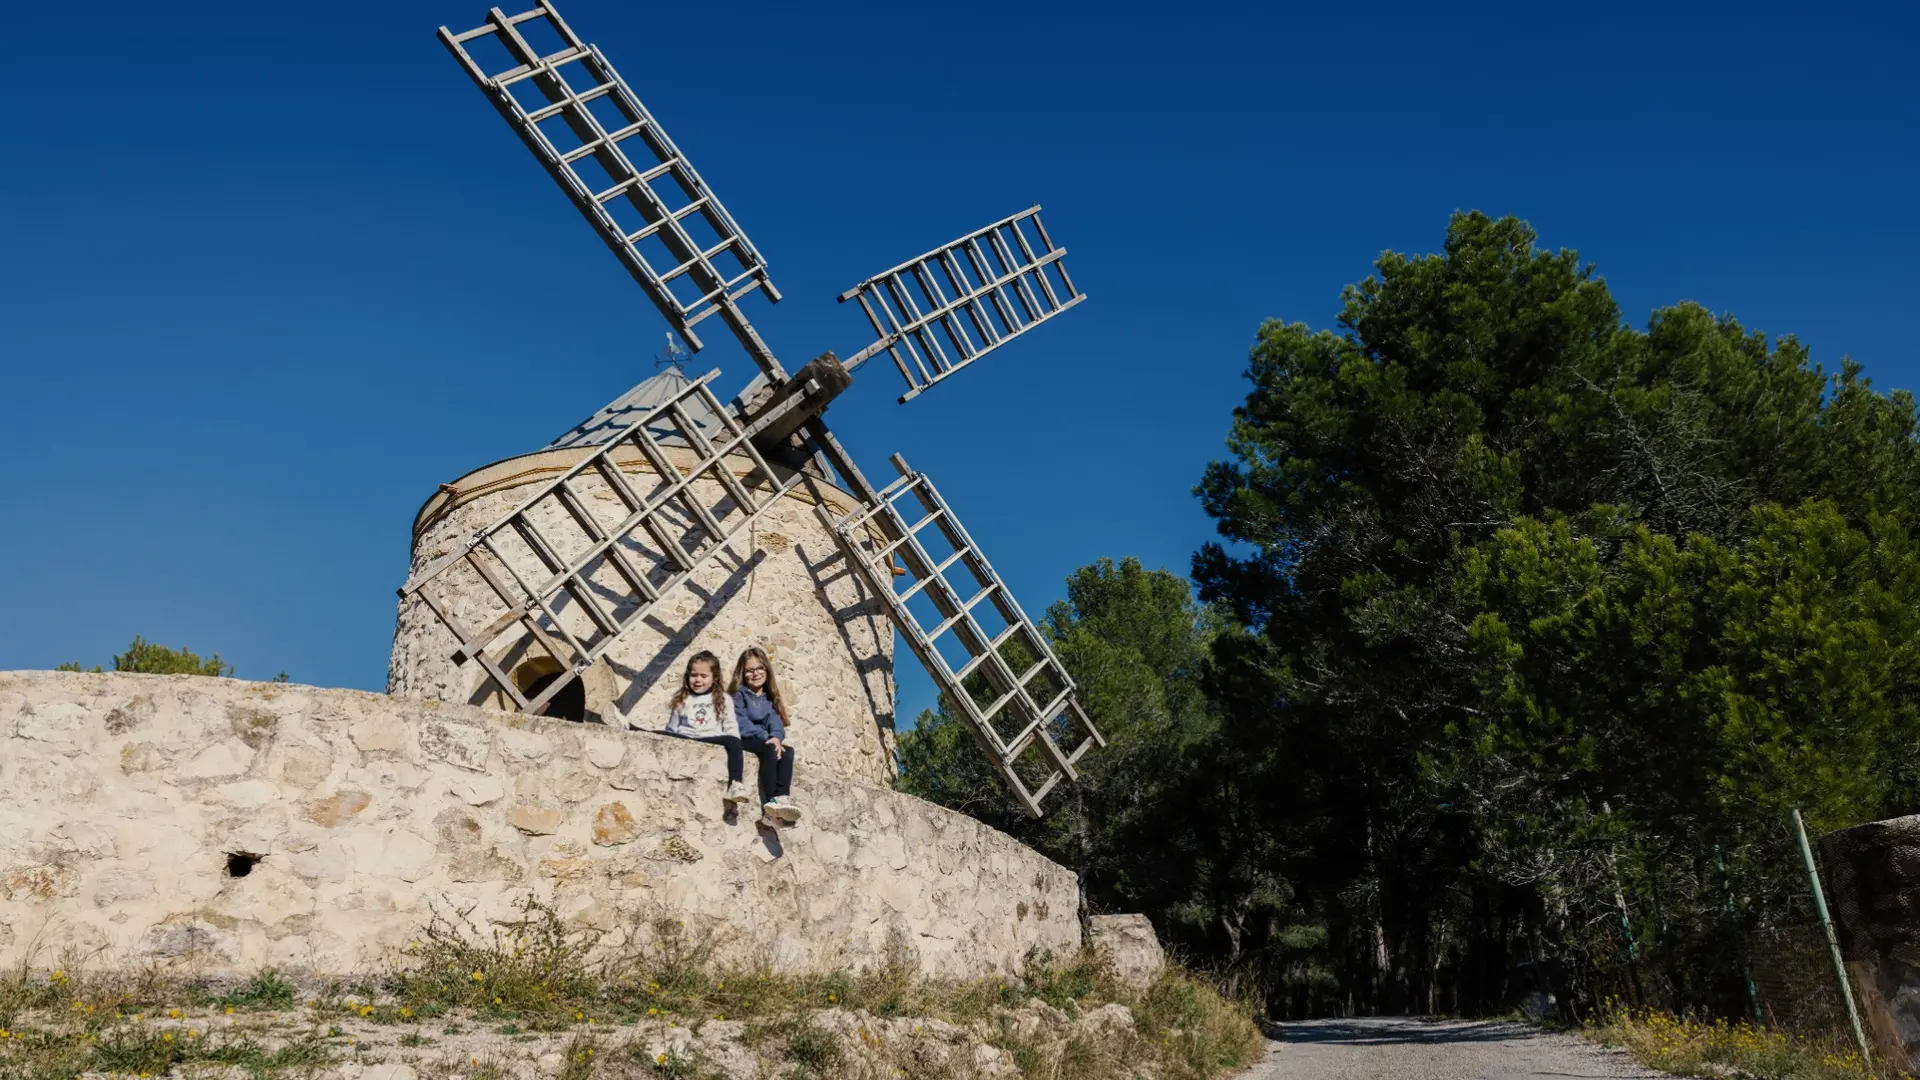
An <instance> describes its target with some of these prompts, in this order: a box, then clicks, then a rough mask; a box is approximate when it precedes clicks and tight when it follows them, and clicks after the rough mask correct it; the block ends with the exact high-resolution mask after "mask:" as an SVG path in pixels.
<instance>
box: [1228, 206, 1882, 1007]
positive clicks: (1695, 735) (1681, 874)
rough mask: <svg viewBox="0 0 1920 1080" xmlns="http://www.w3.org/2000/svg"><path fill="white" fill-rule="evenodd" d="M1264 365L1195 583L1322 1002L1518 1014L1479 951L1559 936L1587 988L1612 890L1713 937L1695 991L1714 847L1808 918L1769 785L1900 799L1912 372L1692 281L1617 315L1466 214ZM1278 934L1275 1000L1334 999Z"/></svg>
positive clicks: (1521, 245)
mask: <svg viewBox="0 0 1920 1080" xmlns="http://www.w3.org/2000/svg"><path fill="white" fill-rule="evenodd" d="M1247 374H1248V377H1249V379H1250V380H1251V382H1252V388H1251V390H1250V392H1249V393H1248V396H1247V399H1246V402H1245V404H1244V405H1242V406H1241V407H1240V408H1238V409H1236V410H1235V413H1234V419H1233V425H1232V429H1231V432H1230V434H1229V437H1228V448H1229V450H1230V451H1231V453H1232V458H1231V460H1228V461H1222V462H1216V463H1214V464H1212V465H1210V466H1209V467H1208V469H1207V470H1206V474H1205V476H1204V477H1203V479H1202V481H1201V483H1200V485H1199V487H1198V488H1197V489H1196V493H1197V494H1198V495H1199V496H1200V498H1201V500H1202V502H1203V504H1204V505H1205V507H1206V509H1207V511H1208V513H1209V514H1211V515H1212V516H1213V517H1214V518H1215V520H1216V521H1217V523H1218V526H1219V530H1220V533H1221V535H1222V537H1223V538H1224V539H1225V540H1226V541H1227V544H1210V545H1208V546H1207V547H1205V548H1204V549H1203V550H1202V551H1201V552H1200V553H1199V554H1198V555H1197V556H1196V557H1195V560H1194V575H1195V579H1196V580H1197V582H1198V583H1199V584H1200V587H1201V595H1202V597H1203V598H1204V599H1206V600H1207V601H1209V602H1210V603H1213V604H1216V605H1219V606H1221V607H1223V608H1224V609H1226V610H1228V611H1230V612H1231V613H1232V614H1233V617H1234V619H1235V620H1236V621H1237V622H1238V623H1239V624H1240V625H1242V626H1245V627H1246V628H1247V631H1246V632H1245V633H1244V634H1239V633H1232V634H1223V635H1220V636H1219V637H1217V638H1216V639H1215V641H1214V643H1213V648H1212V653H1213V662H1214V664H1215V665H1216V666H1217V670H1218V675H1217V676H1216V677H1214V678H1213V679H1211V680H1210V681H1209V683H1208V691H1209V696H1210V698H1211V700H1212V701H1213V703H1214V706H1215V708H1216V709H1217V712H1218V715H1219V717H1220V723H1221V724H1222V726H1223V728H1224V729H1225V730H1226V731H1227V732H1229V740H1230V741H1232V742H1233V743H1235V744H1236V745H1239V746H1244V747H1248V748H1254V749H1251V751H1250V752H1249V753H1248V754H1247V755H1246V756H1244V757H1242V758H1238V759H1231V760H1225V761H1223V762H1222V767H1223V768H1224V769H1225V770H1226V771H1227V772H1228V773H1230V774H1233V775H1234V776H1235V779H1234V780H1231V781H1226V782H1233V783H1236V784H1238V786H1239V790H1240V791H1242V792H1245V793H1247V795H1248V797H1247V799H1246V800H1245V802H1244V803H1243V804H1242V807H1241V809H1242V810H1243V816H1242V817H1241V818H1240V819H1239V820H1240V821H1241V823H1242V824H1243V826H1244V828H1245V830H1246V832H1245V834H1243V836H1242V838H1241V839H1242V840H1243V841H1244V842H1246V843H1248V844H1250V845H1260V844H1262V839H1261V838H1262V837H1265V838H1266V839H1265V841H1264V844H1265V850H1267V851H1269V852H1272V853H1274V854H1275V856H1276V858H1275V859H1274V860H1273V862H1272V863H1271V865H1272V866H1273V867H1274V869H1275V871H1276V872H1277V873H1278V874H1279V875H1280V876H1281V877H1282V878H1283V879H1284V881H1285V882H1286V883H1287V884H1288V885H1289V887H1291V889H1292V891H1293V894H1294V896H1295V898H1296V901H1295V902H1296V903H1297V904H1298V905H1299V907H1300V908H1301V916H1302V918H1301V922H1300V924H1299V925H1317V926H1324V927H1325V928H1326V933H1327V936H1326V939H1325V941H1324V943H1323V944H1319V945H1312V946H1309V951H1310V952H1311V953H1312V954H1313V955H1314V956H1315V957H1317V958H1318V959H1317V960H1315V961H1313V962H1311V963H1310V964H1309V966H1317V967H1318V969H1319V971H1320V972H1322V973H1324V972H1327V971H1332V972H1334V973H1337V979H1336V985H1337V987H1338V989H1337V990H1336V991H1335V992H1336V993H1341V994H1343V995H1344V994H1352V995H1354V996H1355V998H1356V999H1357V1001H1359V1002H1362V1003H1364V1004H1365V1005H1366V1007H1369V1008H1373V1009H1396V1008H1408V1007H1415V1008H1425V1007H1434V1006H1435V1005H1436V1004H1437V1005H1439V1006H1440V1007H1445V1006H1446V1003H1447V1002H1448V1000H1449V997H1442V996H1440V995H1442V994H1445V995H1450V1000H1451V1001H1452V1002H1454V1003H1456V1005H1455V1007H1459V1008H1466V1009H1473V1008H1487V1009H1497V1008H1499V1007H1501V1006H1502V1005H1504V1004H1506V1003H1508V1002H1509V1001H1510V1000H1511V997H1512V995H1514V994H1515V993H1517V990H1515V989H1514V988H1513V987H1514V986H1515V985H1516V984H1514V983H1512V981H1511V980H1509V979H1507V978H1506V975H1505V974H1502V975H1500V977H1499V981H1495V982H1493V983H1491V984H1489V983H1488V981H1487V979H1486V977H1485V976H1484V974H1480V975H1475V976H1473V977H1472V978H1471V979H1470V978H1469V975H1468V973H1469V972H1480V973H1485V972H1487V971H1493V972H1496V973H1506V972H1511V971H1513V970H1515V968H1516V966H1517V964H1518V962H1519V961H1520V960H1522V959H1526V960H1529V961H1532V962H1535V964H1536V965H1537V962H1538V961H1539V960H1541V959H1543V957H1542V955H1541V953H1540V952H1539V950H1540V949H1541V948H1542V947H1545V948H1546V949H1548V950H1549V953H1550V954H1551V956H1552V958H1554V959H1558V960H1561V961H1563V962H1570V963H1572V964H1573V965H1574V966H1575V968H1576V969H1577V970H1579V971H1581V972H1583V974H1582V975H1581V976H1580V980H1581V981H1580V984H1579V985H1576V986H1572V987H1562V988H1561V989H1562V990H1563V991H1571V992H1573V993H1574V995H1575V996H1576V997H1578V996H1579V995H1581V994H1592V993H1596V992H1597V991H1598V990H1599V989H1600V988H1601V986H1602V984H1605V983H1607V981H1608V980H1610V979H1614V978H1616V977H1620V978H1624V977H1626V975H1627V974H1628V973H1627V972H1624V971H1623V970H1622V968H1623V958H1622V954H1623V952H1624V950H1623V949H1622V948H1621V946H1622V941H1621V939H1620V935H1619V933H1618V927H1619V925H1620V918H1621V916H1622V908H1623V907H1624V909H1625V914H1626V916H1627V917H1628V920H1629V924H1630V926H1632V927H1636V928H1637V929H1635V933H1636V934H1637V936H1638V939H1639V940H1640V941H1642V942H1648V941H1649V940H1650V939H1657V940H1655V941H1654V943H1655V944H1661V945H1663V947H1665V948H1666V950H1667V955H1668V957H1669V958H1673V957H1682V956H1685V955H1691V956H1693V957H1694V961H1689V962H1694V963H1695V967H1693V968H1688V967H1687V966H1686V964H1685V963H1681V962H1679V961H1675V962H1674V963H1673V964H1672V965H1671V966H1670V969H1669V970H1665V971H1662V972H1660V973H1658V976H1659V980H1660V981H1661V982H1662V983H1663V989H1662V990H1661V992H1663V993H1670V994H1672V995H1674V996H1676V997H1684V996H1686V995H1688V994H1696V995H1697V994H1705V993H1709V991H1708V990H1705V989H1703V987H1704V986H1705V985H1706V984H1707V983H1709V982H1712V981H1713V980H1712V976H1711V975H1710V973H1709V972H1707V971H1706V970H1705V968H1703V967H1700V966H1699V965H1701V964H1706V963H1707V962H1708V961H1707V960H1706V959H1701V958H1702V957H1704V956H1705V953H1704V952H1702V951H1701V950H1704V949H1706V945H1705V944H1704V943H1705V942H1707V941H1708V940H1709V939H1714V938H1715V937H1716V935H1718V934H1720V933H1721V931H1722V925H1721V924H1720V923H1718V922H1717V920H1718V918H1719V917H1720V916H1719V914H1718V912H1719V906H1718V905H1717V904H1716V903H1715V901H1717V900H1718V899H1719V894H1720V887H1719V882H1718V879H1717V878H1715V877H1713V876H1712V874H1711V872H1710V871H1709V870H1708V869H1707V865H1708V863H1709V862H1710V855H1711V850H1712V846H1713V845H1714V844H1716V843H1717V844H1721V845H1723V846H1724V847H1725V849H1726V850H1727V852H1728V854H1729V857H1730V859H1731V860H1732V862H1733V872H1734V874H1735V875H1736V876H1737V877H1738V878H1739V880H1741V881H1742V883H1743V891H1744V893H1745V895H1746V896H1747V898H1748V900H1749V901H1750V903H1751V904H1752V905H1753V906H1754V909H1755V917H1756V918H1759V919H1762V920H1766V919H1780V918H1792V917H1797V916H1795V915H1794V913H1792V912H1790V911H1789V910H1788V904H1789V900H1790V897H1791V894H1792V893H1793V891H1794V890H1793V886H1792V881H1791V879H1792V877H1793V874H1794V873H1795V871H1794V869H1793V864H1792V862H1791V861H1790V860H1789V859H1787V858H1785V857H1784V855H1785V852H1784V850H1783V848H1784V841H1785V834H1784V831H1783V829H1782V821H1783V815H1784V813H1785V811H1786V809H1787V808H1789V807H1791V806H1801V807H1803V808H1805V809H1806V810H1808V812H1809V814H1810V816H1811V817H1812V818H1813V820H1814V821H1816V822H1817V823H1820V824H1824V825H1827V826H1837V825H1842V824H1847V823H1852V822H1856V821H1860V820H1866V819H1871V818H1875V817H1880V816H1885V815H1888V814H1892V813H1896V812H1904V811H1908V810H1911V809H1914V808H1915V807H1916V801H1915V796H1914V795H1913V794H1912V793H1913V792H1914V791H1915V790H1916V787H1915V783H1914V781H1915V779H1916V774H1920V763H1916V756H1917V754H1916V750H1915V747H1916V745H1917V744H1916V739H1915V736H1916V735H1920V716H1916V706H1915V704H1914V703H1915V701H1916V700H1920V698H1917V696H1916V694H1915V690H1916V686H1915V679H1916V676H1915V675H1914V674H1913V673H1914V672H1915V671H1916V667H1915V663H1914V661H1915V660H1916V659H1920V657H1917V656H1916V642H1920V633H1917V631H1920V623H1917V622H1916V618H1917V616H1916V611H1920V605H1916V600H1920V560H1917V559H1916V552H1915V546H1914V532H1913V530H1914V527H1915V523H1916V521H1917V520H1920V449H1917V444H1916V439H1915V436H1916V431H1920V424H1917V423H1916V413H1915V406H1914V399H1913V397H1912V396H1911V395H1910V394H1907V393H1905V392H1897V393H1893V394H1882V393H1880V392H1878V391H1876V390H1874V389H1873V388H1872V387H1871V385H1870V384H1869V383H1868V381H1867V380H1866V379H1865V378H1864V377H1863V375H1862V373H1861V368H1860V367H1859V366H1858V365H1857V364H1854V363H1853V362H1851V361H1845V362H1843V363H1842V364H1841V365H1840V368H1839V370H1838V371H1837V372H1832V373H1829V372H1828V371H1826V370H1825V369H1823V368H1821V367H1819V366H1818V365H1815V364H1813V363H1812V362H1811V360H1810V357H1809V355H1808V353H1807V350H1806V349H1805V348H1804V347H1803V346H1801V345H1800V344H1799V343H1798V342H1797V341H1795V340H1794V339H1792V338H1780V339H1778V340H1775V341H1771V342H1770V341H1769V340H1768V339H1766V338H1765V337H1764V336H1762V335H1760V334H1756V333H1752V332H1750V331H1748V330H1746V329H1744V328H1743V327H1742V326H1741V325H1740V324H1739V323H1737V322H1735V321H1734V320H1733V319H1731V318H1726V317H1716V316H1714V315H1712V314H1711V313H1709V312H1707V311H1705V310H1704V309H1702V308H1700V307H1698V306H1696V305H1692V304H1681V305H1679V306H1676V307H1672V308H1667V309H1663V310H1660V311H1657V312H1655V313H1654V314H1653V316H1652V318H1651V319H1650V320H1649V321H1648V323H1647V326H1646V328H1645V329H1644V330H1641V329H1636V328H1633V327H1630V326H1628V325H1626V324H1624V323H1623V322H1622V321H1621V319H1620V316H1619V312H1618V310H1617V308H1616V306H1615V304H1614V302H1613V300H1612V298H1611V296H1610V295H1609V293H1608V291H1607V288H1606V286H1605V284H1604V283H1603V282H1602V281H1601V280H1600V279H1599V278H1598V277H1596V276H1595V275H1594V273H1593V270H1592V268H1591V267H1590V266H1586V265H1583V264H1581V263H1580V262H1579V260H1578V257H1577V256H1575V255H1574V254H1573V253H1571V252H1566V251H1560V252H1549V251H1544V250H1540V249H1538V248H1537V247H1536V246H1535V238H1534V235H1533V233H1532V231H1531V230H1530V229H1528V228H1527V226H1526V225H1525V224H1523V223H1521V222H1519V221H1516V220H1514V219H1511V218H1508V219H1501V220H1493V219H1490V218H1487V217H1485V216H1484V215H1480V214H1462V215H1458V216H1456V217H1455V218H1454V220H1453V222H1452V224H1451V225H1450V227H1449V229H1448V233H1447V240H1446V245H1445V248H1444V250H1443V251H1442V252H1441V253H1440V254H1437V255H1428V256H1419V257H1414V256H1405V255H1398V254H1388V255H1385V256H1382V257H1381V259H1380V261H1379V262H1378V264H1377V271H1376V274H1375V276H1372V277H1369V278H1368V279H1366V280H1365V281H1363V282H1361V283H1360V284H1358V285H1356V286H1353V287H1351V288H1349V289H1348V290H1347V291H1346V294H1345V306H1344V309H1343V311H1342V314H1341V317H1340V330H1339V332H1337V333H1335V332H1328V331H1318V332H1316V331H1312V330H1309V329H1308V328H1307V327H1305V326H1301V325H1297V324H1294V325H1288V324H1282V323H1278V322H1270V323H1268V324H1266V325H1265V326H1263V327H1261V329H1260V333H1259V336H1258V340H1257V342H1256V344H1255V346H1254V349H1253V352H1252V357H1251V362H1250V364H1249V367H1248V372H1247ZM1229 545H1230V546H1229ZM1656 907H1657V908H1658V915H1657V917H1655V916H1653V915H1652V909H1654V908H1656ZM1288 936H1289V933H1288V932H1284V931H1283V932H1274V933H1270V934H1268V935H1267V940H1268V941H1269V942H1270V943H1271V945H1272V946H1274V948H1273V949H1270V950H1269V953H1270V956H1271V957H1277V963H1274V962H1272V961H1271V960H1269V961H1267V963H1268V968H1267V977H1266V985H1267V986H1268V988H1269V990H1270V991H1273V992H1276V993H1279V994H1280V996H1281V999H1282V1001H1283V1002H1285V1003H1287V1004H1288V1006H1289V1007H1294V1008H1300V1009H1314V1008H1324V1007H1326V1006H1327V1005H1328V1004H1330V1002H1328V1001H1327V999H1326V998H1325V997H1324V996H1322V997H1317V998H1316V997H1315V995H1324V994H1325V992H1326V990H1327V989H1329V987H1327V985H1326V981H1325V979H1324V978H1323V977H1321V976H1320V975H1315V976H1314V977H1313V978H1302V979H1294V980H1293V981H1292V983H1291V985H1292V987H1293V990H1295V991H1297V990H1300V988H1302V987H1306V988H1308V989H1307V990H1306V991H1305V993H1304V996H1303V995H1301V994H1298V993H1294V994H1292V996H1291V997H1289V993H1290V991H1289V990H1288V986H1289V980H1290V978H1291V976H1290V975H1289V972H1293V973H1295V974H1299V973H1300V971H1301V969H1300V967H1299V962H1300V959H1301V958H1300V957H1299V956H1298V955H1297V950H1296V955H1294V956H1292V957H1289V956H1288V955H1287V953H1288V951H1289V950H1288V949H1287V939H1288ZM1293 937H1294V940H1295V943H1296V944H1304V941H1302V939H1300V937H1299V935H1297V934H1295V935H1293ZM1213 948H1214V949H1221V945H1220V944H1219V943H1214V945H1213ZM1687 948H1691V949H1693V950H1694V952H1693V953H1692V954H1686V953H1685V951H1684V950H1685V949H1687ZM1222 951H1224V950H1222ZM1725 960H1726V958H1725V957H1724V956H1720V957H1718V958H1715V959H1714V960H1713V962H1715V963H1720V964H1722V966H1723V967H1724V964H1725ZM1536 970H1537V966H1536ZM1616 973H1618V975H1617V976H1616ZM1631 974H1632V976H1633V977H1634V978H1635V979H1638V978H1640V976H1641V973H1640V972H1638V971H1634V972H1631ZM1722 981H1723V982H1724V981H1725V980H1724V979H1723V980H1722ZM1314 987H1318V988H1317V989H1315V988H1314ZM1316 1001H1318V1002H1319V1004H1316V1003H1315V1002H1316ZM1707 1003H1709V1004H1713V1002H1707Z"/></svg>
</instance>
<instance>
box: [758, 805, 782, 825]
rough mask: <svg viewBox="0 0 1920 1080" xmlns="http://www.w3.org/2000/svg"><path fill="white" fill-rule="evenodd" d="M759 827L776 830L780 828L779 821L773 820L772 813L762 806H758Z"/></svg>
mask: <svg viewBox="0 0 1920 1080" xmlns="http://www.w3.org/2000/svg"><path fill="white" fill-rule="evenodd" d="M760 827H761V828H763V829H773V830H776V831H778V830H779V828H780V823H779V822H777V821H775V820H773V815H772V814H769V813H767V809H766V807H764V806H763V807H761V808H760Z"/></svg>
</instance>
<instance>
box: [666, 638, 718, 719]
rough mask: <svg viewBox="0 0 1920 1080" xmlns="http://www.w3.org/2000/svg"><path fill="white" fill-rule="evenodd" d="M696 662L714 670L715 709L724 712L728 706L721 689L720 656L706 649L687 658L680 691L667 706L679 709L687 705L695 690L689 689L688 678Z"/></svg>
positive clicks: (713, 691)
mask: <svg viewBox="0 0 1920 1080" xmlns="http://www.w3.org/2000/svg"><path fill="white" fill-rule="evenodd" d="M695 664H705V665H707V670H708V671H711V672H713V690H712V691H711V693H712V694H713V710H714V712H715V713H716V714H719V713H722V712H724V711H725V710H726V708H727V706H726V703H725V701H724V700H723V699H724V698H725V696H726V694H725V693H724V692H722V691H721V689H720V658H719V657H717V656H715V655H713V654H712V653H710V652H708V651H707V650H705V649H702V650H700V651H699V652H697V653H694V654H693V656H692V657H690V658H689V659H688V660H687V670H686V671H685V672H682V673H681V675H680V692H679V693H677V694H675V695H673V704H671V705H669V706H667V708H669V709H677V708H679V707H680V706H682V705H685V704H686V703H687V698H689V697H691V696H692V694H693V692H692V691H691V690H689V689H687V679H688V677H689V676H691V675H692V674H693V665H695Z"/></svg>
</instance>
